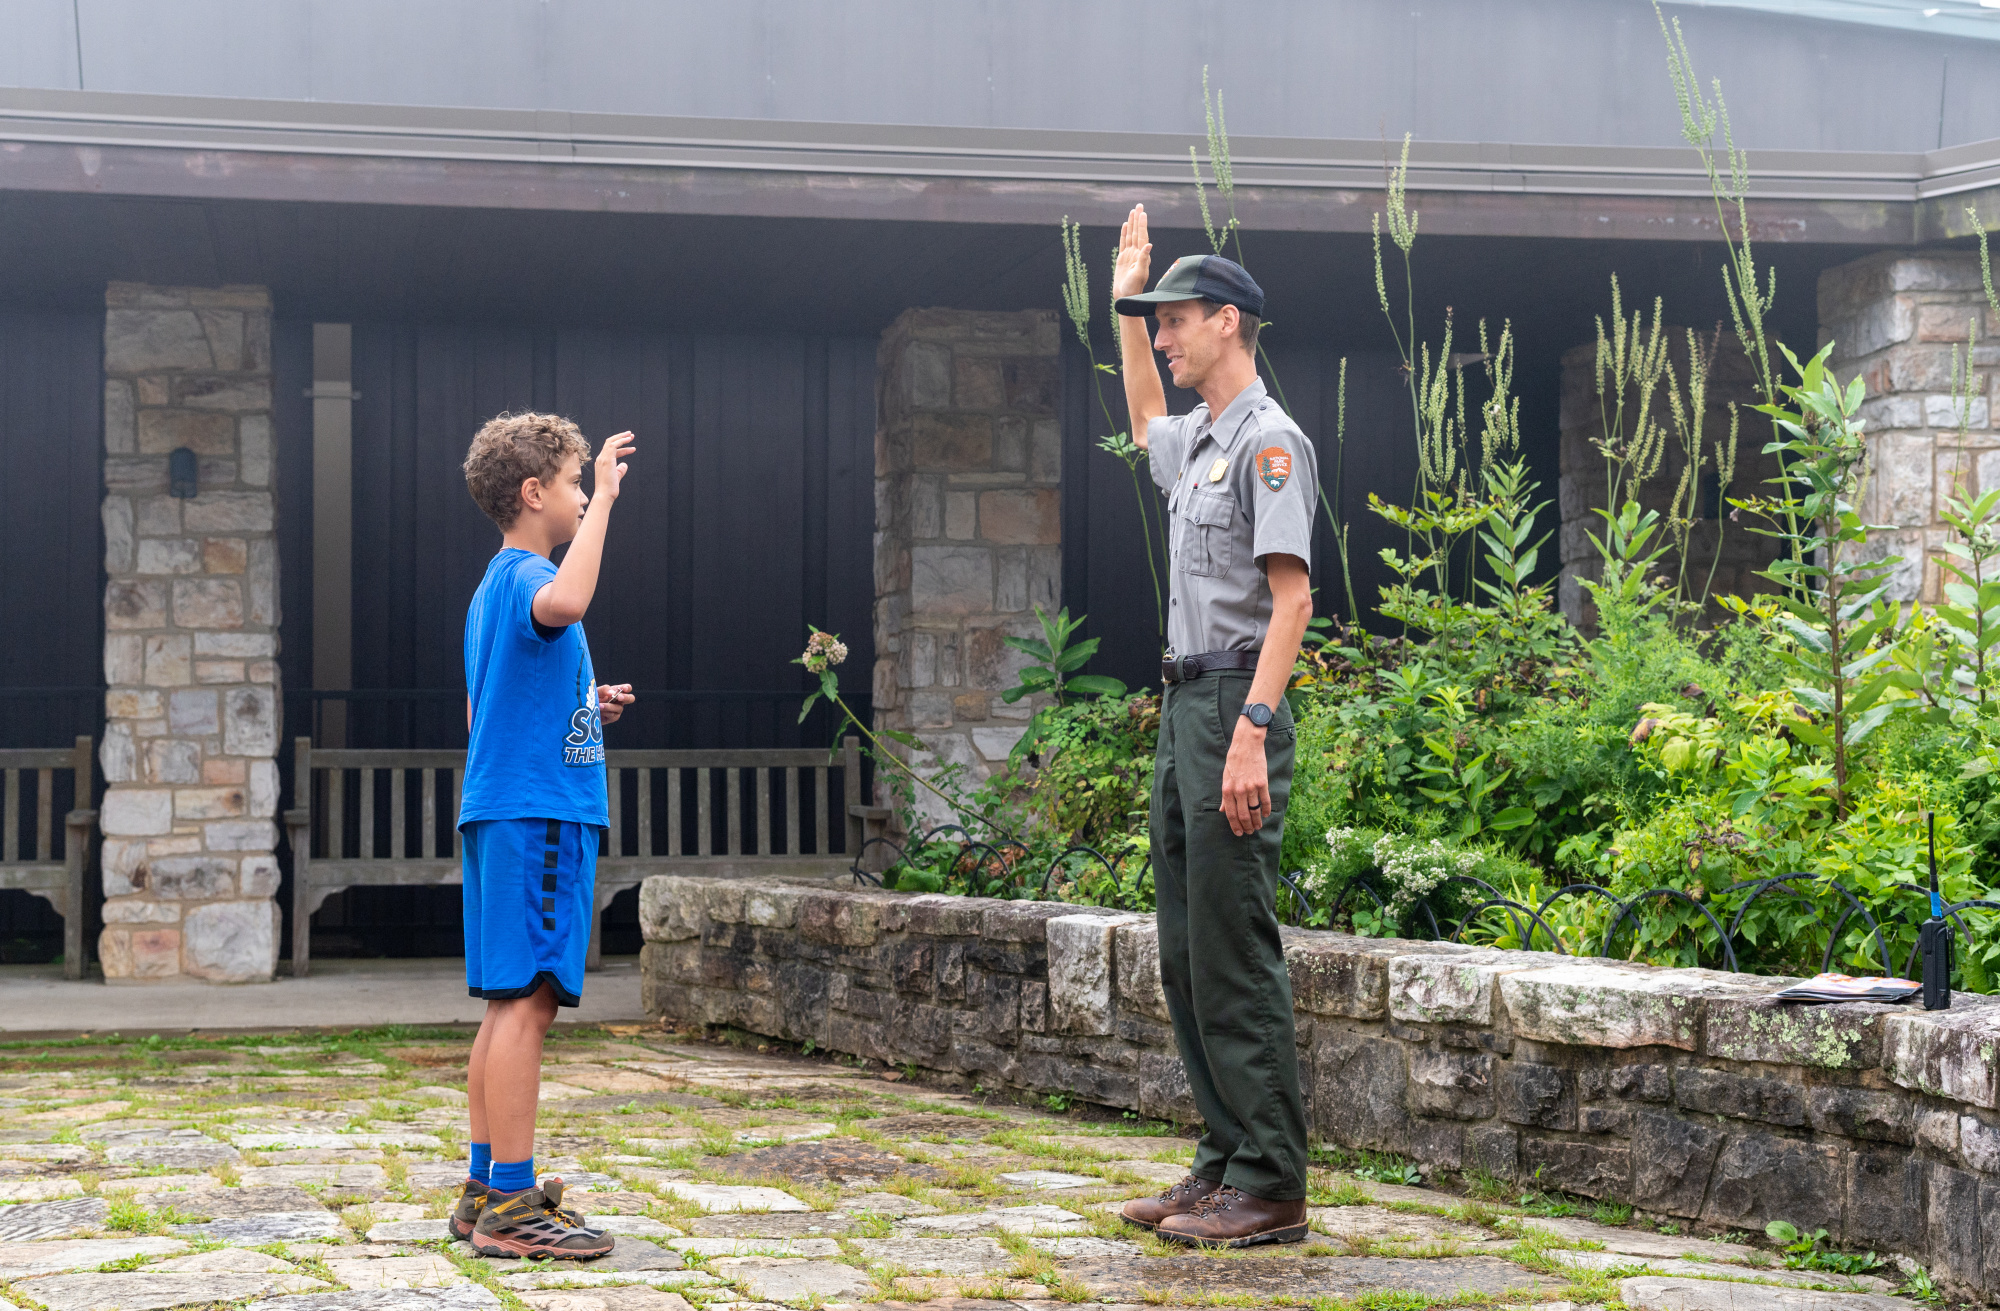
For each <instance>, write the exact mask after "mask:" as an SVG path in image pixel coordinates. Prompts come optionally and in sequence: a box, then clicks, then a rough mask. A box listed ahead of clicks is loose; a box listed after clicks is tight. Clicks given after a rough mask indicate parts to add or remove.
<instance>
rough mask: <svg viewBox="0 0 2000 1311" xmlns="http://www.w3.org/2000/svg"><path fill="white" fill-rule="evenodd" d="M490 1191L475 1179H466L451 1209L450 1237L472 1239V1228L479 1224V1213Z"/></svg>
mask: <svg viewBox="0 0 2000 1311" xmlns="http://www.w3.org/2000/svg"><path fill="white" fill-rule="evenodd" d="M492 1191H493V1190H492V1189H491V1188H488V1187H487V1186H486V1185H485V1184H483V1183H480V1182H479V1181H478V1180H477V1179H467V1180H466V1181H465V1187H464V1188H463V1189H461V1190H460V1191H459V1194H458V1205H457V1206H454V1207H453V1208H451V1220H450V1221H449V1224H450V1225H451V1236H452V1237H453V1238H457V1239H467V1238H471V1237H472V1227H473V1226H474V1225H476V1224H478V1223H479V1212H480V1211H481V1210H482V1209H483V1208H484V1207H485V1206H486V1198H487V1197H488V1195H489V1194H491V1193H492Z"/></svg>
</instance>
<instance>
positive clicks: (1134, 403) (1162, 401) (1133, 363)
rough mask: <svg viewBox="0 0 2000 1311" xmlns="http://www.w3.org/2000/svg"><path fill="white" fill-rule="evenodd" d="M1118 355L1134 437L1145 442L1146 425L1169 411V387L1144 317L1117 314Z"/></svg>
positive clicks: (1143, 443) (1126, 408)
mask: <svg viewBox="0 0 2000 1311" xmlns="http://www.w3.org/2000/svg"><path fill="white" fill-rule="evenodd" d="M1118 358H1119V362H1120V363H1121V364H1122V365H1123V368H1122V369H1121V370H1120V372H1121V373H1122V374H1123V376H1124V378H1125V412H1126V413H1127V414H1129V415H1131V416H1132V440H1133V441H1135V442H1137V443H1139V445H1140V446H1144V445H1145V444H1146V428H1147V426H1148V425H1149V424H1151V423H1152V421H1153V420H1155V419H1158V418H1161V417H1163V416H1164V415H1165V414H1166V412H1167V390H1166V388H1164V387H1162V386H1160V373H1159V369H1158V368H1157V367H1156V366H1155V365H1154V364H1153V342H1152V339H1151V338H1150V337H1149V336H1148V335H1147V333H1146V321H1145V320H1144V319H1137V318H1131V317H1129V316H1127V315H1122V314H1121V315H1119V316H1118Z"/></svg>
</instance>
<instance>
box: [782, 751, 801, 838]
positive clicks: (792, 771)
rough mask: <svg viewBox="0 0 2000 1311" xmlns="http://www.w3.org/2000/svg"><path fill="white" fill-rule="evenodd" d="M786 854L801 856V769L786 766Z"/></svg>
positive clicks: (794, 766) (795, 766)
mask: <svg viewBox="0 0 2000 1311" xmlns="http://www.w3.org/2000/svg"><path fill="white" fill-rule="evenodd" d="M785 854H786V855H787V856H796V855H798V854H799V769H798V766H797V765H787V766H785Z"/></svg>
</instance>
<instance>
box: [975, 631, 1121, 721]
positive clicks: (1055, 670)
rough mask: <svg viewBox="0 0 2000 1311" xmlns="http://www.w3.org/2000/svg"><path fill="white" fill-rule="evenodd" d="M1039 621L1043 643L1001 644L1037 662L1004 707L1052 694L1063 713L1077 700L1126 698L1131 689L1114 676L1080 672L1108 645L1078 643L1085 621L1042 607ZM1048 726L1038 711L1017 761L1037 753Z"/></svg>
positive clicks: (1010, 640)
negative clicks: (1077, 636)
mask: <svg viewBox="0 0 2000 1311" xmlns="http://www.w3.org/2000/svg"><path fill="white" fill-rule="evenodd" d="M1035 619H1036V620H1037V621H1038V622H1039V623H1040V624H1041V626H1042V635H1041V636H1040V637H1017V636H1015V635H1014V634H1012V633H1009V634H1008V635H1007V636H1006V637H1004V638H1002V639H1001V640H1002V641H1004V642H1005V643H1006V644H1007V645H1008V646H1010V647H1012V648H1013V649H1014V650H1016V651H1019V652H1020V653H1021V654H1023V655H1025V656H1027V657H1029V659H1030V660H1032V661H1033V662H1034V663H1032V664H1027V665H1023V666H1022V667H1021V672H1020V674H1019V675H1018V677H1019V679H1020V681H1019V682H1018V683H1016V684H1015V685H1014V686H1012V687H1010V688H1008V689H1007V690H1006V691H1004V692H1002V693H1001V694H1000V699H1001V700H1002V701H1005V702H1006V703H1007V704H1008V705H1010V706H1011V705H1013V704H1014V703H1015V702H1017V701H1019V700H1021V699H1022V698H1023V697H1026V696H1031V695H1033V694H1035V693H1037V692H1040V693H1045V694H1047V695H1048V696H1049V697H1050V698H1051V700H1052V701H1053V703H1054V705H1055V706H1057V707H1061V706H1063V705H1065V704H1067V703H1068V701H1069V699H1070V698H1072V697H1076V696H1114V697H1117V696H1124V695H1125V684H1123V683H1121V682H1119V681H1118V680H1117V679H1115V678H1112V677H1111V676H1109V675H1108V674H1080V673H1078V672H1076V671H1077V670H1079V669H1082V668H1083V667H1084V666H1085V665H1086V664H1088V663H1090V658H1091V657H1092V656H1094V655H1096V654H1097V648H1098V645H1099V643H1100V642H1102V641H1103V639H1102V638H1097V637H1091V638H1086V639H1084V640H1083V641H1081V642H1077V641H1073V640H1072V639H1073V638H1074V637H1075V636H1076V632H1077V630H1078V629H1080V628H1082V627H1083V616H1081V615H1079V616H1077V617H1076V618H1075V619H1071V618H1070V617H1069V608H1068V607H1067V606H1065V607H1064V608H1063V609H1061V610H1059V611H1057V612H1056V613H1055V614H1054V615H1053V616H1051V615H1050V614H1049V613H1048V612H1047V611H1046V610H1044V609H1042V607H1040V606H1039V605H1038V606H1036V607H1035ZM1048 725H1049V720H1048V718H1047V716H1046V714H1045V713H1044V712H1043V711H1037V712H1036V714H1035V717H1034V718H1033V719H1031V720H1029V721H1028V730H1027V732H1025V733H1023V734H1022V735H1021V737H1020V740H1019V741H1017V742H1016V743H1015V744H1014V750H1013V752H1012V755H1013V758H1014V759H1016V760H1018V759H1020V758H1021V757H1022V756H1025V755H1027V754H1028V753H1029V752H1032V751H1033V750H1035V746H1036V743H1038V742H1039V741H1040V740H1041V738H1042V735H1043V734H1044V733H1045V732H1046V731H1047V729H1048Z"/></svg>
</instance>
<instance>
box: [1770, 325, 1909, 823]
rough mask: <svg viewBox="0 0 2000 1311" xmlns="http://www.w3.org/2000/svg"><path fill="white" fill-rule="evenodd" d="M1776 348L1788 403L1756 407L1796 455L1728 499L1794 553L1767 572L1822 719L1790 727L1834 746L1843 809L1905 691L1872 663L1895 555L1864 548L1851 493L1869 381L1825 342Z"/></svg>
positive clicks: (1891, 642)
mask: <svg viewBox="0 0 2000 1311" xmlns="http://www.w3.org/2000/svg"><path fill="white" fill-rule="evenodd" d="M1778 349H1780V350H1782V351H1784V352H1785V358H1786V359H1788V360H1790V361H1791V364H1792V367H1793V368H1794V369H1795V370H1796V371H1797V372H1798V374H1799V382H1798V383H1797V384H1796V385H1791V384H1785V385H1782V387H1781V390H1782V392H1783V394H1784V396H1785V398H1786V400H1787V401H1788V402H1790V408H1784V407H1780V406H1776V405H1760V406H1758V407H1756V408H1757V409H1758V410H1759V411H1761V412H1763V413H1766V414H1768V415H1770V416H1771V419H1772V421H1773V422H1774V423H1775V424H1776V425H1777V427H1778V429H1779V432H1780V433H1781V434H1782V439H1781V440H1780V441H1777V442H1774V443H1773V444H1772V448H1773V449H1779V450H1782V451H1783V452H1784V453H1785V454H1786V455H1787V456H1788V457H1790V458H1789V460H1788V462H1787V464H1786V471H1785V473H1783V474H1782V475H1781V476H1780V478H1779V480H1778V481H1779V482H1780V484H1781V485H1785V484H1789V485H1788V486H1784V488H1783V492H1782V494H1781V495H1779V496H1777V497H1746V498H1743V499H1739V500H1735V501H1732V502H1731V504H1733V505H1736V506H1737V507H1739V508H1741V509H1743V510H1746V511H1749V512H1751V513H1753V514H1756V515H1758V516H1760V517H1762V518H1764V519H1765V520H1766V521H1768V522H1770V523H1771V524H1772V525H1773V527H1771V528H1768V529H1759V530H1757V531H1760V532H1764V533H1766V534H1768V535H1770V536H1778V537H1784V538H1786V539H1788V540H1789V542H1790V544H1791V547H1792V550H1791V552H1790V554H1789V555H1788V556H1787V557H1785V558H1782V559H1779V560H1777V561H1775V562H1773V563H1772V565H1771V567H1770V568H1769V569H1766V570H1763V571H1761V574H1760V576H1762V577H1765V578H1769V579H1770V580H1771V581H1773V582H1775V583H1778V584H1779V585H1780V586H1782V587H1784V588H1785V589H1786V590H1785V592H1784V593H1783V594H1782V595H1781V596H1780V597H1779V598H1778V602H1779V604H1780V605H1781V606H1782V607H1783V609H1782V611H1781V613H1780V614H1779V615H1778V616H1777V625H1778V627H1779V628H1780V629H1782V630H1783V631H1785V632H1786V633H1787V634H1789V635H1790V636H1791V637H1792V638H1793V639H1794V641H1795V643H1796V645H1795V646H1794V647H1793V648H1792V649H1791V650H1790V651H1789V652H1788V653H1787V659H1788V662H1789V663H1790V664H1791V666H1792V668H1793V669H1794V670H1795V671H1797V673H1798V674H1799V675H1800V676H1801V677H1802V678H1803V679H1804V680H1805V681H1806V683H1807V684H1808V686H1806V687H1804V688H1802V689H1801V695H1802V696H1804V697H1805V699H1806V700H1807V702H1808V703H1809V704H1810V705H1811V706H1812V707H1813V708H1814V709H1816V710H1818V711H1821V712H1822V713H1824V714H1825V715H1826V717H1827V722H1826V723H1825V724H1824V725H1820V724H1808V723H1804V722H1801V723H1797V724H1794V725H1792V726H1791V732H1792V733H1793V734H1794V735H1795V736H1797V737H1800V738H1802V739H1804V740H1805V741H1806V742H1807V743H1809V744H1810V745H1812V746H1814V747H1817V748H1819V749H1820V750H1822V751H1824V752H1827V753H1828V754H1829V755H1830V756H1831V757H1832V760H1833V788H1834V801H1835V805H1836V806H1837V807H1839V808H1840V809H1842V810H1843V811H1844V810H1845V808H1846V805H1847V800H1848V796H1847V793H1848V788H1847V772H1848V771H1847V763H1848V753H1849V751H1850V750H1851V749H1852V748H1853V747H1855V746H1856V745H1858V744H1859V743H1860V742H1861V741H1863V740H1864V739H1866V737H1867V736H1868V734H1870V733H1871V732H1873V731H1874V730H1875V728H1876V727H1877V726H1878V725H1880V724H1881V723H1882V721H1883V720H1884V719H1886V718H1888V717H1889V715H1890V714H1891V712H1893V711H1895V710H1896V709H1898V708H1899V706H1900V705H1901V704H1903V700H1902V698H1901V697H1888V696H1885V694H1886V693H1889V692H1891V691H1893V690H1895V688H1896V679H1895V676H1894V670H1893V669H1880V670H1878V669H1877V666H1879V665H1881V664H1882V663H1883V661H1885V660H1887V659H1888V658H1889V656H1890V655H1892V654H1893V653H1894V646H1895V637H1896V629H1897V623H1898V620H1899V618H1900V610H1899V608H1898V607H1897V606H1895V605H1893V604H1887V603H1884V602H1883V600H1882V598H1883V595H1884V594H1885V593H1886V592H1887V591H1888V576H1889V574H1890V572H1891V571H1892V570H1893V569H1894V568H1895V566H1897V565H1898V564H1901V563H1902V557H1900V556H1875V557H1864V556H1861V555H1860V554H1858V548H1861V547H1865V546H1866V545H1867V543H1868V535H1869V532H1870V530H1871V528H1870V525H1868V524H1866V523H1863V522H1862V520H1861V516H1860V515H1859V513H1857V511H1856V509H1855V505H1854V503H1855V502H1856V501H1858V500H1859V499H1860V482H1861V478H1862V474H1863V472H1864V466H1865V464H1866V462H1867V459H1868V444H1867V441H1866V439H1865V438H1864V437H1863V435H1862V431H1861V424H1860V422H1859V420H1858V419H1857V418H1856V412H1857V411H1858V410H1859V409H1860V408H1861V400H1862V396H1863V395H1864V393H1865V384H1864V383H1863V381H1862V380H1861V378H1859V377H1855V378H1853V379H1850V380H1849V381H1848V383H1847V385H1846V386H1845V387H1843V386H1841V385H1840V382H1839V380H1838V379H1837V378H1835V377H1834V375H1833V371H1832V370H1831V369H1829V368H1827V366H1826V360H1827V357H1828V356H1829V355H1830V354H1832V352H1833V343H1831V342H1829V343H1827V345H1826V346H1824V347H1822V348H1821V349H1820V352H1819V354H1817V355H1815V356H1813V357H1812V359H1811V360H1810V361H1808V362H1807V363H1805V364H1800V363H1799V361H1798V358H1797V357H1796V356H1794V355H1793V354H1792V353H1791V351H1789V350H1787V349H1786V348H1785V347H1784V346H1783V345H1782V344H1781V345H1780V346H1779V348H1778Z"/></svg>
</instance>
